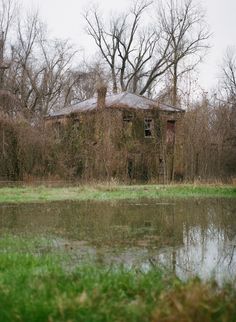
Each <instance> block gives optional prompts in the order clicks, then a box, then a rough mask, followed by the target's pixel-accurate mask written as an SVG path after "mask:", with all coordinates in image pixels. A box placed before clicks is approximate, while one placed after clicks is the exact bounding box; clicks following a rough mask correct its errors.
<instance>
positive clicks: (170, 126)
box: [166, 120, 175, 144]
mask: <svg viewBox="0 0 236 322" xmlns="http://www.w3.org/2000/svg"><path fill="white" fill-rule="evenodd" d="M174 142H175V121H172V120H171V121H167V124H166V143H167V144H174Z"/></svg>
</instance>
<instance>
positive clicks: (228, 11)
mask: <svg viewBox="0 0 236 322" xmlns="http://www.w3.org/2000/svg"><path fill="white" fill-rule="evenodd" d="M93 2H95V3H98V4H99V5H100V6H101V7H102V8H104V9H105V10H104V11H105V12H106V13H108V12H110V11H113V12H116V11H117V10H121V9H124V8H126V7H127V6H128V5H129V3H130V0H119V1H112V0H110V1H109V0H97V1H93ZM21 3H22V4H23V6H24V7H26V8H29V9H34V8H38V10H39V13H40V16H41V17H42V19H43V20H44V21H45V22H46V23H47V25H48V28H49V31H50V32H51V34H52V35H53V36H55V37H58V38H69V39H71V40H72V42H73V43H74V44H75V46H78V47H84V48H85V53H87V54H88V55H89V56H90V55H92V54H94V48H95V47H94V44H93V40H92V39H90V38H89V37H88V36H87V35H86V34H85V32H84V20H83V17H82V13H83V11H84V9H85V8H88V7H89V5H90V3H91V2H90V1H87V0H21ZM202 5H203V7H204V8H205V9H206V15H207V22H208V24H209V26H210V30H211V32H212V34H213V35H212V38H211V40H210V43H211V49H210V51H209V53H208V55H207V56H206V57H205V59H204V61H205V62H204V63H203V64H202V65H201V68H200V73H199V82H200V85H201V87H202V88H204V89H205V90H209V89H210V88H211V87H212V86H214V85H215V84H216V81H217V76H218V74H219V67H220V65H221V62H222V57H223V55H224V53H225V51H226V49H227V47H228V46H235V47H236V0H202Z"/></svg>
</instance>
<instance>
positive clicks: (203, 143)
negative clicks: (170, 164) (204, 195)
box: [0, 0, 236, 180]
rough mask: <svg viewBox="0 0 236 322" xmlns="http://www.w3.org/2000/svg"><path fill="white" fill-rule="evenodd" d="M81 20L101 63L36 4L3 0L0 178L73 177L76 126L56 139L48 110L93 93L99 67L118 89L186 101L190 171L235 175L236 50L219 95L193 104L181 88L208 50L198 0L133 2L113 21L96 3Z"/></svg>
mask: <svg viewBox="0 0 236 322" xmlns="http://www.w3.org/2000/svg"><path fill="white" fill-rule="evenodd" d="M84 21H85V26H86V30H87V33H88V35H89V36H90V37H91V39H92V40H93V41H94V42H95V44H96V46H97V49H98V55H96V56H97V57H98V59H97V60H96V62H95V63H94V62H91V63H89V62H88V61H86V63H85V62H83V61H80V54H79V52H78V51H77V50H76V48H75V47H74V46H73V45H72V44H71V43H70V42H69V41H67V40H60V39H52V38H51V37H50V35H49V34H48V32H47V27H46V26H45V24H44V23H43V22H42V21H41V19H40V16H39V14H38V13H37V12H35V13H30V14H28V13H26V12H22V11H21V10H20V9H19V5H18V4H17V2H15V0H0V113H1V117H0V153H1V158H0V178H7V179H14V180H19V179H24V178H26V177H27V176H32V177H34V176H41V177H48V176H59V177H63V176H64V177H66V176H67V177H68V176H71V177H73V176H76V169H77V168H78V162H79V159H80V157H79V153H80V151H79V146H78V144H77V143H78V142H77V140H76V129H75V130H73V129H72V130H70V131H67V132H65V136H64V137H63V140H58V138H57V137H56V136H55V133H52V132H50V131H49V132H47V131H46V130H45V127H44V126H43V117H44V116H46V115H47V114H48V113H49V112H51V111H53V110H55V109H59V108H63V107H65V106H67V105H69V104H71V103H72V102H73V101H74V100H77V101H80V100H84V99H87V98H90V97H92V96H93V95H94V94H95V91H96V82H97V80H98V79H99V78H101V74H102V77H103V78H104V77H105V78H106V81H107V83H108V85H109V90H110V91H112V92H114V93H116V92H119V91H126V90H127V91H130V92H134V93H138V94H141V95H146V96H149V97H152V98H154V99H155V98H157V97H158V96H160V95H161V99H162V100H164V102H166V103H171V104H173V105H180V106H182V107H183V108H185V109H186V113H185V114H186V115H185V121H184V137H185V141H184V146H183V150H184V164H185V174H186V179H188V180H194V179H198V178H201V179H205V178H206V179H209V178H221V179H222V178H224V177H230V176H234V175H235V168H236V166H235V163H236V161H235V160H236V152H235V151H236V124H235V123H236V56H235V51H233V50H232V49H231V50H228V52H227V54H226V55H225V57H224V61H223V66H222V71H221V72H222V77H221V80H220V83H219V87H218V89H217V90H215V93H216V95H212V97H207V96H204V95H203V98H202V99H201V100H199V101H197V102H194V103H191V104H188V106H186V105H185V102H186V101H188V102H190V101H191V100H190V99H189V96H191V91H190V92H189V93H186V91H183V90H182V88H181V82H182V81H183V80H186V79H188V80H189V83H190V82H191V80H192V78H191V73H192V71H195V70H196V68H197V66H198V64H199V63H201V60H202V57H203V56H204V55H205V53H206V50H207V49H208V48H209V39H210V32H209V27H208V25H207V23H206V18H205V13H204V10H203V9H202V8H201V6H200V5H199V4H198V3H197V2H196V1H195V0H182V1H178V0H168V1H164V0H163V1H152V2H149V1H140V0H134V2H133V4H132V6H131V7H130V8H128V9H127V10H126V11H125V12H124V13H121V14H113V15H112V16H111V17H110V18H109V19H108V20H106V19H104V17H103V14H102V12H101V11H99V9H94V8H93V9H88V10H87V11H86V12H85V13H84ZM76 63H77V64H76ZM163 84H164V87H163ZM160 90H161V91H160Z"/></svg>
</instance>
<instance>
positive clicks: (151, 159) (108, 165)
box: [46, 87, 184, 183]
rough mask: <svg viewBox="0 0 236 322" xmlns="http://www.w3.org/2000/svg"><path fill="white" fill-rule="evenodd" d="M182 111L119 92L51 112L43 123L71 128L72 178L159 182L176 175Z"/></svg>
mask: <svg viewBox="0 0 236 322" xmlns="http://www.w3.org/2000/svg"><path fill="white" fill-rule="evenodd" d="M183 115H184V111H183V110H182V109H180V108H176V107H173V106H170V105H166V104H161V103H158V102H156V101H153V100H150V99H147V98H145V97H142V96H139V95H136V94H131V93H128V92H123V93H120V94H112V95H106V87H101V88H99V89H98V93H97V97H96V98H92V99H89V100H86V101H83V102H80V103H78V104H75V105H72V106H70V107H67V108H63V109H61V110H60V111H58V112H54V113H51V114H50V115H49V116H48V117H47V118H46V125H47V126H52V127H53V128H55V131H61V129H62V128H71V127H74V128H76V131H77V133H78V143H79V144H78V146H79V155H80V158H79V162H78V169H77V171H76V173H77V176H78V177H81V178H82V179H85V180H91V179H98V180H107V179H108V180H110V179H111V178H117V179H119V180H124V181H128V180H130V181H133V182H139V181H151V180H153V181H158V182H160V183H165V182H168V181H170V180H171V179H181V178H182V177H183V175H184V173H183V151H182V146H183V145H182V143H183V133H182V132H183V131H182V123H183V122H182V121H183Z"/></svg>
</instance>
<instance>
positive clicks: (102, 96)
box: [97, 84, 107, 109]
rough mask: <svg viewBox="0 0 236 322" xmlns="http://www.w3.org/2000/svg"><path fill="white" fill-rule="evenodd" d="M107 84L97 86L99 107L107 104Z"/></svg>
mask: <svg viewBox="0 0 236 322" xmlns="http://www.w3.org/2000/svg"><path fill="white" fill-rule="evenodd" d="M106 94H107V86H106V85H105V84H100V85H99V86H97V108H98V109H100V108H105V104H106Z"/></svg>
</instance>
